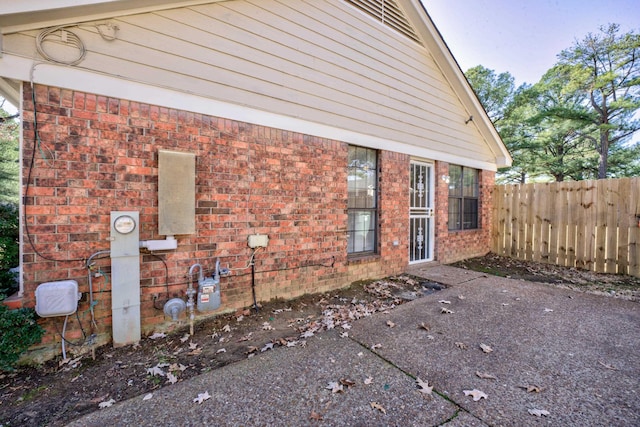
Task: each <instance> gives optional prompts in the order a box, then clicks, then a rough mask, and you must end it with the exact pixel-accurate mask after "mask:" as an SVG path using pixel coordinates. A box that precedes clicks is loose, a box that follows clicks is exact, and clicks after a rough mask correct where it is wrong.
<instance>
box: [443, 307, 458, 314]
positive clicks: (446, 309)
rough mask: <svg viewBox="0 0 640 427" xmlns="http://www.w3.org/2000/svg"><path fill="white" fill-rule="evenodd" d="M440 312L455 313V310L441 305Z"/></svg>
mask: <svg viewBox="0 0 640 427" xmlns="http://www.w3.org/2000/svg"><path fill="white" fill-rule="evenodd" d="M440 313H443V314H453V313H455V311H452V310H449V309H448V308H444V307H440Z"/></svg>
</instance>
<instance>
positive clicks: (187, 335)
mask: <svg viewBox="0 0 640 427" xmlns="http://www.w3.org/2000/svg"><path fill="white" fill-rule="evenodd" d="M190 337H191V335H189V334H184V336H183V337H182V338H180V342H187V341H189V338H190Z"/></svg>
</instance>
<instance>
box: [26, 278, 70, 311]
mask: <svg viewBox="0 0 640 427" xmlns="http://www.w3.org/2000/svg"><path fill="white" fill-rule="evenodd" d="M79 299H80V298H79V294H78V282H76V281H75V280H62V281H59V282H47V283H41V284H40V285H38V287H37V288H36V313H38V316H40V317H55V316H68V315H70V314H73V313H75V312H76V310H77V309H78V300H79Z"/></svg>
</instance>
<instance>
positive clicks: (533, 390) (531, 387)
mask: <svg viewBox="0 0 640 427" xmlns="http://www.w3.org/2000/svg"><path fill="white" fill-rule="evenodd" d="M518 387H520V388H523V389H525V390H527V392H529V393H540V392H541V391H542V387H538V386H537V385H519V386H518Z"/></svg>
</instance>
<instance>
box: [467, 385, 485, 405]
mask: <svg viewBox="0 0 640 427" xmlns="http://www.w3.org/2000/svg"><path fill="white" fill-rule="evenodd" d="M462 391H463V393H464V395H465V396H471V397H472V398H473V400H474V402H477V401H478V400H480V399H486V398H487V397H489V396H487V395H486V394H485V393H484V392H482V391H480V390H478V389H475V388H474V389H473V390H462Z"/></svg>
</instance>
